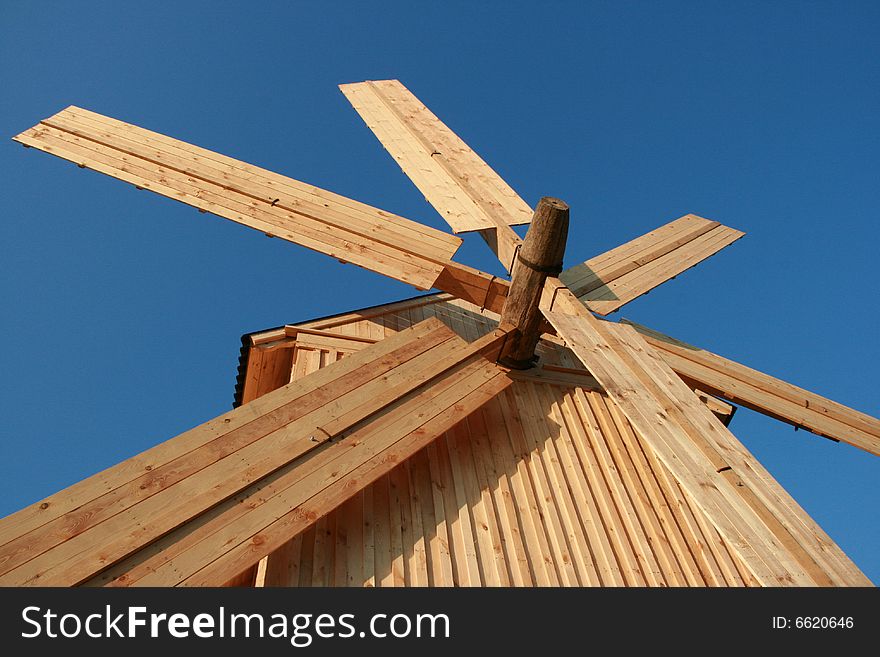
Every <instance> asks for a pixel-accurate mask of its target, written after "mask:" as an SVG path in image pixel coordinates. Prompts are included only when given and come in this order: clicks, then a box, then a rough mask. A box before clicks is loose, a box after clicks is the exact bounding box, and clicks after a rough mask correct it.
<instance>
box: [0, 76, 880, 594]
mask: <svg viewBox="0 0 880 657" xmlns="http://www.w3.org/2000/svg"><path fill="white" fill-rule="evenodd" d="M341 89H342V91H343V93H344V94H345V96H346V97H347V98H348V99H349V101H350V102H351V104H352V105H353V106H354V107H355V109H356V110H357V111H358V112H359V113H360V115H361V116H362V117H363V119H364V120H365V121H366V123H367V125H368V126H369V127H370V128H371V129H372V130H373V132H374V133H375V134H376V136H377V137H378V138H379V140H380V141H381V142H382V144H383V145H384V146H385V147H386V149H387V150H388V151H389V152H390V153H391V155H392V156H393V157H394V158H395V159H396V161H397V162H398V163H399V165H400V166H401V168H402V169H403V171H404V172H405V173H406V174H407V175H408V176H409V177H410V178H411V179H412V181H413V182H414V183H415V184H416V186H417V187H418V188H419V189H420V190H421V191H422V193H423V194H424V195H425V197H426V198H427V200H428V201H429V202H430V203H431V204H432V205H433V206H434V207H435V208H436V209H437V210H438V211H439V212H440V214H441V215H442V216H443V218H444V219H445V220H446V221H447V222H448V223H449V225H450V226H451V228H452V230H453V231H454V232H455V233H461V232H468V231H476V232H478V233H479V234H480V235H481V236H482V237H483V238H484V239H485V241H486V242H487V244H488V245H489V246H490V247H491V248H492V250H493V251H494V252H495V253H496V255H497V256H498V258H499V260H500V261H501V263H502V264H503V266H504V267H505V268H506V270H507V271H508V273H509V274H511V280H510V281H508V280H504V279H501V278H498V277H495V276H491V275H489V274H486V273H483V272H480V271H477V270H475V269H472V268H470V267H467V266H465V265H462V264H460V263H457V262H455V261H453V260H452V256H453V254H454V252H455V251H456V249H457V247H458V246H459V244H460V242H461V240H460V239H459V238H458V237H455V236H453V235H450V234H447V233H444V232H441V231H438V230H435V229H432V228H429V227H426V226H423V225H420V224H418V223H414V222H412V221H409V220H407V219H404V218H402V217H399V216H395V215H393V214H390V213H388V212H384V211H382V210H379V209H376V208H373V207H370V206H368V205H365V204H363V203H359V202H357V201H354V200H351V199H348V198H345V197H342V196H339V195H336V194H333V193H330V192H328V191H325V190H322V189H319V188H316V187H313V186H311V185H307V184H305V183H302V182H298V181H296V180H293V179H290V178H287V177H285V176H281V175H278V174H275V173H272V172H270V171H266V170H264V169H260V168H258V167H255V166H252V165H249V164H246V163H244V162H240V161H237V160H233V159H231V158H228V157H224V156H222V155H218V154H217V153H213V152H210V151H207V150H204V149H201V148H198V147H195V146H192V145H190V144H187V143H184V142H181V141H178V140H176V139H172V138H169V137H166V136H163V135H160V134H156V133H154V132H150V131H148V130H144V129H142V128H139V127H136V126H133V125H129V124H126V123H122V122H120V121H117V120H114V119H111V118H108V117H105V116H102V115H99V114H95V113H93V112H90V111H86V110H83V109H80V108H77V107H68V108H67V109H65V110H63V111H61V112H59V113H58V114H56V115H54V116H52V117H50V118H48V119H46V120H44V121H41V122H40V123H39V124H38V125H36V126H35V127H33V128H31V129H29V130H26V131H25V132H23V133H22V134H20V135H18V136H17V137H15V139H16V140H17V141H19V142H21V143H22V144H24V145H25V146H29V147H35V148H38V149H40V150H43V151H46V152H48V153H51V154H53V155H57V156H59V157H61V158H64V159H67V160H70V161H72V162H74V163H76V164H77V165H78V166H80V167H87V168H90V169H93V170H95V171H100V172H102V173H105V174H107V175H110V176H113V177H115V178H118V179H120V180H123V181H126V182H129V183H131V184H133V185H135V186H137V187H138V188H142V189H149V190H151V191H154V192H157V193H159V194H162V195H164V196H167V197H169V198H172V199H175V200H178V201H182V202H184V203H187V204H189V205H192V206H194V207H196V208H198V209H199V210H200V211H202V212H210V213H213V214H216V215H219V216H221V217H224V218H227V219H231V220H233V221H235V222H238V223H241V224H244V225H246V226H250V227H252V228H255V229H257V230H260V231H263V232H265V233H267V234H269V235H271V236H273V237H278V238H281V239H285V240H288V241H291V242H294V243H295V244H299V245H302V246H305V247H308V248H310V249H314V250H316V251H320V252H321V253H325V254H327V255H330V256H332V257H334V258H337V259H339V260H342V261H344V262H349V263H353V264H356V265H359V266H361V267H364V268H366V269H370V270H372V271H375V272H378V273H381V274H385V275H387V276H390V277H392V278H395V279H397V280H400V281H404V282H406V283H409V284H412V285H413V286H415V287H417V288H419V289H421V290H431V289H436V290H439V291H440V292H438V293H432V294H428V295H427V296H420V297H416V298H413V299H409V300H404V301H399V302H395V303H390V304H387V305H384V306H380V307H375V308H370V309H365V310H358V311H355V312H348V313H345V314H341V315H338V316H334V317H330V318H324V319H320V320H315V321H311V322H306V323H301V324H297V325H289V326H285V327H282V328H278V329H272V330H268V331H262V332H259V333H254V334H250V335H248V336H245V338H244V345H243V348H242V357H241V361H240V372H239V380H238V385H237V388H236V408H234V410H232V411H230V412H229V413H226V414H225V415H222V416H220V417H218V418H215V419H213V420H210V421H208V422H206V423H205V424H202V425H201V426H198V427H196V428H194V429H192V430H190V431H187V432H185V433H183V434H181V435H179V436H176V437H175V438H172V439H170V440H168V441H166V442H164V443H161V444H159V445H157V446H156V447H154V448H152V449H150V450H147V451H146V452H144V453H142V454H139V455H137V456H134V457H132V458H130V459H128V460H126V461H124V462H122V463H120V464H118V465H116V466H114V467H112V468H109V469H108V470H105V471H103V472H100V473H98V474H96V475H94V476H92V477H90V478H88V479H86V480H84V481H82V482H80V483H77V484H75V485H73V486H71V487H70V488H67V489H65V490H63V491H61V492H59V493H57V494H55V495H52V496H51V497H48V498H46V499H45V500H43V501H42V502H39V503H37V504H34V505H32V506H29V507H27V508H25V509H23V510H21V511H19V512H17V513H15V514H13V515H11V516H9V517H7V518H5V519H3V520H2V521H0V585H5V586H10V585H11V586H20V585H62V586H68V585H88V586H93V585H109V586H126V585H159V586H165V585H223V584H255V583H256V584H258V585H263V584H264V585H273V584H274V585H312V584H324V585H334V584H335V585H357V586H360V585H374V586H392V585H434V586H442V585H461V586H464V585H519V586H522V585H657V586H675V585H689V586H698V585H722V586H723V585H747V586H752V585H770V586H773V585H829V586H842V585H866V584H870V582H869V581H868V580H867V578H866V577H865V576H864V575H863V574H862V573H861V572H860V571H859V569H858V568H857V567H856V566H855V565H854V564H853V563H852V562H851V561H850V559H849V558H848V557H847V556H846V555H845V554H844V553H843V551H842V550H841V549H840V548H839V547H838V546H837V545H836V544H835V543H834V541H832V540H831V538H829V537H828V535H827V534H825V533H824V532H823V531H822V529H821V528H820V527H819V526H818V525H817V524H816V523H815V522H814V521H813V520H812V519H811V518H810V517H809V516H808V515H807V514H806V513H805V512H804V511H803V509H801V508H800V507H799V506H798V504H797V503H796V502H795V501H794V500H793V499H792V498H791V497H790V496H789V495H788V493H787V492H786V491H785V490H783V488H782V487H781V486H780V485H779V484H778V483H777V482H776V481H775V480H774V479H773V477H771V476H770V474H769V473H768V472H767V471H766V470H765V469H764V468H763V467H762V466H761V464H760V463H759V462H758V461H757V460H756V459H755V458H754V456H752V455H751V454H750V453H749V452H748V451H747V450H746V449H745V448H744V447H743V445H742V444H741V443H740V442H739V441H738V440H737V439H736V438H735V437H734V436H733V434H731V433H730V431H729V430H728V429H727V423H728V422H729V420H730V417H731V415H732V414H733V410H734V409H733V407H732V406H731V405H729V404H727V403H726V402H725V401H722V400H721V399H719V398H723V399H725V400H728V401H731V402H734V403H736V404H741V405H744V406H746V407H748V408H752V409H754V410H757V411H759V412H762V413H765V414H767V415H770V416H772V417H775V418H777V419H780V420H782V421H785V422H788V423H791V424H793V425H795V426H796V427H800V428H804V429H808V430H809V431H811V432H813V433H816V434H819V435H822V436H826V437H828V438H831V439H834V440H837V441H843V442H847V443H850V444H851V445H854V446H856V447H859V448H861V449H864V450H867V451H869V452H872V453H874V454H880V422H878V420H876V419H874V418H871V417H868V416H866V415H864V414H861V413H859V412H856V411H854V410H852V409H849V408H847V407H845V406H842V405H840V404H837V403H835V402H832V401H830V400H828V399H824V398H822V397H819V396H818V395H815V394H813V393H810V392H807V391H806V390H802V389H800V388H798V387H796V386H793V385H790V384H788V383H785V382H782V381H780V380H778V379H775V378H773V377H771V376H768V375H766V374H762V373H761V372H758V371H755V370H752V369H750V368H748V367H745V366H743V365H740V364H738V363H735V362H733V361H730V360H728V359H725V358H723V357H721V356H718V355H716V354H712V353H709V352H707V351H705V350H702V349H699V348H697V347H693V346H690V345H686V344H683V343H681V342H679V341H676V340H674V339H672V338H669V337H667V336H663V335H661V334H658V333H656V332H654V331H652V330H650V329H647V328H645V327H641V326H635V325H631V324H626V323H612V322H608V321H605V320H602V319H600V318H598V317H596V316H595V315H594V313H597V314H599V315H606V314H608V313H610V312H612V311H615V310H617V309H618V308H620V307H621V306H622V305H624V304H625V303H627V302H629V301H631V300H632V299H634V298H636V297H638V296H639V295H641V294H644V293H645V292H647V291H649V290H651V289H652V288H654V287H656V286H657V285H659V284H660V283H663V282H664V281H666V280H668V279H670V278H672V277H674V276H676V275H677V274H680V273H681V272H683V271H684V270H686V269H688V268H690V267H692V266H693V265H695V264H696V263H698V262H700V261H701V260H703V259H704V258H706V257H708V256H710V255H712V254H714V253H716V252H717V251H719V250H720V249H722V248H723V247H725V246H727V245H729V244H731V243H732V242H734V241H735V240H737V239H738V238H739V237H741V236H742V233H741V232H739V231H736V230H733V229H731V228H728V227H725V226H722V225H720V224H719V223H717V222H714V221H709V220H707V219H703V218H701V217H697V216H694V215H687V216H684V217H682V218H680V219H677V220H675V221H673V222H671V223H669V224H666V225H665V226H662V227H660V228H658V229H657V230H655V231H653V232H651V233H648V234H646V235H643V236H642V237H639V238H638V239H635V240H633V241H631V242H629V243H627V244H624V245H622V246H619V247H617V248H615V249H613V250H611V251H609V252H608V253H605V254H602V255H600V256H597V257H595V258H593V259H591V260H588V261H586V262H585V263H583V264H581V265H577V266H576V267H573V268H571V269H568V270H566V271H562V267H561V263H562V255H563V251H564V248H565V237H566V233H567V222H568V207H567V206H566V205H565V204H564V203H563V202H561V201H558V200H555V199H547V198H545V199H542V200H541V201H540V202H539V203H538V205H537V208H536V209H535V211H534V212H533V210H532V209H531V208H530V207H529V206H528V205H527V204H526V203H525V202H524V201H523V200H522V199H521V198H520V197H519V196H517V194H516V193H515V192H514V191H513V190H512V189H511V188H510V187H509V186H508V185H507V184H506V183H505V182H504V181H502V180H501V179H500V178H499V176H498V175H497V174H496V173H495V172H494V171H493V170H492V169H491V168H490V167H489V166H488V165H487V164H486V163H485V162H484V161H483V160H482V159H480V158H479V157H478V156H477V155H476V154H475V153H474V152H473V151H472V150H471V149H470V148H468V147H467V145H466V144H465V143H464V142H462V141H461V139H459V138H458V137H457V136H456V135H455V134H454V133H453V132H452V131H451V130H449V128H447V127H446V126H445V125H444V124H443V123H441V122H440V120H439V119H437V117H436V116H434V115H433V114H432V113H431V112H430V111H429V110H428V109H427V108H426V107H425V106H424V105H423V104H422V103H420V102H419V101H418V99H417V98H416V97H415V96H413V95H412V94H411V93H410V92H409V91H408V90H407V89H406V88H405V87H404V86H403V85H401V84H400V83H399V82H397V81H393V80H389V81H380V82H362V83H357V84H347V85H342V87H341ZM529 223H530V224H531V225H530V227H529V230H528V233H527V235H526V237H525V239H524V240H522V239H520V238H519V236H518V235H517V234H516V233H515V232H514V231H513V229H512V228H511V225H518V224H529Z"/></svg>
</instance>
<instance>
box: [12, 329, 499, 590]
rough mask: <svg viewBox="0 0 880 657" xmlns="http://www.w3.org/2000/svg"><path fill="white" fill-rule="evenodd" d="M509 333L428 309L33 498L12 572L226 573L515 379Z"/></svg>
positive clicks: (16, 525) (54, 581)
mask: <svg viewBox="0 0 880 657" xmlns="http://www.w3.org/2000/svg"><path fill="white" fill-rule="evenodd" d="M505 336H506V332H505V331H504V330H500V329H499V330H496V331H495V332H494V333H491V334H489V335H487V336H484V337H483V338H480V339H479V340H476V341H475V342H473V343H470V344H468V343H466V342H464V341H463V340H462V339H461V338H459V337H458V336H457V335H455V334H454V333H453V332H452V331H450V330H449V329H448V328H446V326H445V325H443V324H442V322H440V321H439V320H436V319H431V320H427V321H425V322H422V323H421V324H418V325H416V326H415V327H413V328H411V329H407V330H404V331H401V332H400V333H398V334H396V335H394V336H391V337H389V338H387V339H385V340H382V341H381V342H378V343H376V344H374V345H371V346H369V347H367V348H365V349H363V350H361V351H359V352H357V353H355V354H352V355H350V356H348V357H346V358H345V359H344V360H341V361H338V362H336V363H333V364H331V365H328V366H327V367H325V368H323V369H321V370H319V371H318V372H315V373H314V374H311V375H309V376H307V377H305V378H303V379H299V380H296V381H294V382H292V383H289V384H288V385H286V386H284V387H282V388H279V389H278V390H275V391H274V392H270V393H268V394H266V395H264V396H262V397H260V398H259V399H256V400H254V401H252V402H250V403H248V404H245V405H243V406H241V407H239V408H237V409H235V410H233V411H231V412H229V413H226V414H225V415H222V416H220V417H218V418H216V419H214V420H211V421H209V422H207V423H205V424H203V425H201V426H199V427H196V428H195V429H192V430H190V431H187V432H186V433H183V434H181V435H180V436H177V437H176V438H172V439H171V440H169V441H166V442H164V443H162V444H160V445H158V446H157V447H154V448H153V449H150V450H148V451H146V452H144V453H142V454H140V455H138V456H135V457H133V458H131V459H128V460H127V461H124V462H123V463H120V464H119V465H117V466H114V467H112V468H110V469H108V470H105V471H104V472H101V473H99V474H97V475H94V476H93V477H91V478H89V479H86V480H84V481H82V482H80V483H78V484H75V485H73V486H71V487H70V488H68V489H66V490H64V491H61V492H60V493H57V494H56V495H53V496H51V497H49V498H47V499H46V500H43V501H42V502H41V503H38V504H35V505H33V506H30V507H28V508H25V509H23V510H22V511H19V512H18V513H16V514H14V515H12V516H9V517H8V518H5V519H3V520H2V521H0V584H2V585H4V586H9V585H14V586H21V585H42V586H49V585H52V586H70V585H76V584H84V583H85V584H91V585H103V584H112V585H135V584H136V585H174V584H181V583H182V584H200V585H215V586H217V585H220V584H223V583H224V582H226V581H229V580H230V579H231V578H233V577H234V576H235V575H237V574H238V573H240V572H242V571H244V570H246V569H247V568H249V567H251V566H252V565H253V564H255V563H256V562H257V561H259V560H260V559H261V558H262V557H264V556H266V555H267V554H268V553H269V552H271V551H272V550H273V549H275V548H277V547H278V546H279V545H281V544H282V543H283V542H284V541H286V540H289V539H290V538H291V537H292V536H294V535H295V534H297V533H298V532H299V531H301V530H303V529H305V528H306V527H307V526H308V525H310V524H311V523H313V522H314V521H315V520H316V519H317V518H319V517H321V516H323V515H324V514H326V513H327V512H329V511H330V510H332V509H333V508H335V507H337V506H338V505H339V504H341V503H342V502H344V501H345V500H346V499H348V498H349V497H351V496H352V495H354V494H356V493H357V492H358V491H359V490H360V489H362V488H363V487H364V486H366V485H368V484H369V483H371V482H372V481H374V480H375V479H377V478H378V477H380V476H381V475H383V474H385V473H386V472H388V471H390V470H391V469H392V468H393V467H394V466H395V465H396V464H397V463H398V462H400V461H402V460H404V459H406V458H408V457H409V456H410V455H412V454H413V453H415V452H416V451H417V450H419V449H420V448H421V447H423V446H424V445H425V444H427V443H428V442H430V441H431V440H432V439H433V438H434V437H436V436H439V435H442V433H443V432H444V431H446V430H447V429H449V428H450V427H452V426H453V425H454V424H455V423H456V422H458V421H460V420H461V419H463V418H464V417H466V416H467V415H468V414H469V413H471V412H472V411H473V410H474V409H476V408H478V407H480V406H481V405H482V404H483V403H485V402H486V401H488V400H489V399H491V398H492V397H494V396H495V395H496V394H498V392H500V391H501V390H503V389H504V388H506V387H507V386H508V385H510V383H511V380H510V379H509V378H508V377H507V376H506V374H505V372H504V370H502V369H501V368H499V367H498V366H496V365H495V364H494V360H495V358H496V357H497V353H498V352H499V349H500V346H501V344H502V343H503V341H504V338H505ZM484 354H485V356H484Z"/></svg>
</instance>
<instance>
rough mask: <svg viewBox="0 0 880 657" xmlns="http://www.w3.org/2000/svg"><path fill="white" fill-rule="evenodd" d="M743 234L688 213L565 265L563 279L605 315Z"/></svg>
mask: <svg viewBox="0 0 880 657" xmlns="http://www.w3.org/2000/svg"><path fill="white" fill-rule="evenodd" d="M744 234H745V233H743V232H741V231H738V230H734V229H733V228H728V227H727V226H722V225H721V224H719V223H718V222H717V221H709V220H708V219H703V218H702V217H698V216H696V215H693V214H689V215H685V216H684V217H681V218H680V219H676V220H675V221H672V222H670V223H668V224H666V225H665V226H661V227H660V228H658V229H656V230H654V231H651V232H650V233H647V234H645V235H642V236H641V237H638V238H636V239H634V240H632V241H630V242H627V243H626V244H622V245H621V246H618V247H617V248H615V249H612V250H611V251H608V252H606V253H603V254H602V255H600V256H596V257H595V258H592V259H590V260H587V261H586V262H585V263H582V264H580V265H575V266H574V267H571V268H569V269H566V270H565V271H564V272H562V274H560V275H559V279H560V280H561V281H562V282H563V283H565V284H566V285H567V286H568V288H569V289H570V290H571V291H572V292H573V293H574V295H575V296H576V297H578V298H579V299H580V300H581V301H582V302H583V303H584V304H585V305H586V306H587V307H588V308H589V309H590V310H592V311H593V312H596V313H599V314H600V315H607V314H609V313H612V312H614V311H615V310H618V309H619V308H620V307H621V306H623V305H624V304H626V303H629V302H630V301H632V300H633V299H635V298H637V297H639V296H641V295H643V294H645V293H647V292H649V291H651V290H652V289H654V288H655V287H657V286H658V285H660V284H662V283H664V282H666V281H668V280H670V279H672V278H675V277H676V276H677V275H678V274H680V273H682V272H683V271H685V270H687V269H689V268H691V267H693V266H694V265H696V264H698V263H699V262H701V261H702V260H705V259H706V258H708V257H709V256H711V255H714V254H715V253H717V252H718V251H720V250H721V249H723V248H724V247H726V246H729V245H730V244H733V242H735V241H736V240H738V239H739V238H740V237H742V236H743V235H744Z"/></svg>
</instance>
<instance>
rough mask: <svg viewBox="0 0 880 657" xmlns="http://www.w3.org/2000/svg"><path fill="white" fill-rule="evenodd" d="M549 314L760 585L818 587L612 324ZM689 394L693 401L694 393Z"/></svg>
mask: <svg viewBox="0 0 880 657" xmlns="http://www.w3.org/2000/svg"><path fill="white" fill-rule="evenodd" d="M560 305H562V304H560ZM566 307H569V308H573V309H576V308H577V307H578V304H577V303H576V302H573V300H569V303H568V304H566ZM545 315H546V316H547V318H548V320H550V321H551V323H553V325H554V327H555V328H556V329H557V331H559V333H560V335H562V336H563V337H564V338H565V339H566V341H567V342H568V343H569V345H570V346H571V347H572V349H574V351H575V353H576V354H577V355H578V357H579V358H580V359H581V360H582V361H583V362H584V364H585V365H586V366H587V368H588V369H590V371H591V372H592V373H593V375H594V376H596V378H597V379H598V380H599V381H600V383H602V384H603V385H604V386H605V388H606V391H607V392H608V394H609V395H610V396H611V397H612V398H613V399H614V400H615V402H617V404H618V406H619V407H620V409H621V410H622V411H623V412H624V414H625V415H626V416H627V418H628V419H629V421H630V422H631V423H632V424H633V426H634V427H635V428H636V429H637V430H638V431H639V433H640V434H641V435H642V437H643V438H645V439H646V440H649V441H650V443H651V447H652V449H654V450H655V451H656V453H657V455H658V457H659V458H660V460H661V461H663V463H664V464H665V465H666V466H667V467H668V468H669V469H670V471H671V472H672V473H673V475H674V476H675V477H676V478H677V479H678V480H679V481H680V482H681V483H682V485H683V486H684V487H685V488H686V489H687V490H688V492H689V493H690V494H691V495H692V496H693V497H694V499H695V500H696V501H697V503H698V504H699V505H700V507H701V509H702V510H703V512H704V513H706V515H707V517H709V518H710V520H711V521H712V522H713V524H715V525H716V527H717V528H718V530H719V532H720V533H721V534H722V535H723V536H724V537H725V538H726V539H727V540H728V542H729V543H730V544H731V545H732V546H734V548H735V549H736V550H737V552H738V553H739V555H740V557H741V558H742V559H743V561H744V562H745V563H746V564H747V565H748V567H749V568H750V570H752V572H753V573H754V574H755V576H756V578H758V580H759V581H761V582H762V583H763V584H766V585H779V584H794V583H804V584H813V583H815V582H814V580H813V579H812V578H811V577H809V576H808V575H807V574H806V573H805V572H804V571H803V570H802V568H801V567H800V565H799V564H798V563H797V562H796V560H795V558H794V557H793V556H792V555H791V554H790V553H789V552H788V550H786V548H785V547H784V546H783V545H782V544H781V543H780V542H779V541H778V540H777V538H776V537H775V536H774V534H773V533H772V532H771V531H769V530H768V529H767V527H766V525H764V523H763V521H762V520H761V518H759V517H758V516H757V515H756V514H755V512H754V510H753V509H752V508H751V507H749V506H748V505H747V504H746V503H745V502H744V501H743V500H742V498H741V496H740V494H739V492H738V491H736V490H735V488H736V487H735V486H733V485H732V484H731V483H730V481H729V480H728V478H727V477H725V476H723V475H722V474H721V473H719V472H717V470H716V468H715V467H714V464H713V462H712V461H710V460H709V458H708V457H707V456H705V455H704V454H703V453H702V452H701V451H700V450H699V449H698V448H697V447H696V446H695V445H694V444H693V439H694V436H693V435H689V434H688V433H687V431H686V430H685V428H683V427H681V426H679V425H678V424H676V423H675V422H674V421H672V419H671V418H670V416H669V415H668V409H670V408H675V407H678V406H679V404H680V401H679V400H677V399H676V398H675V397H674V396H670V397H669V398H666V399H662V400H661V399H659V398H658V397H657V396H656V394H657V393H656V390H652V389H648V388H646V386H645V383H644V382H643V381H642V380H641V379H640V378H639V373H640V372H639V370H638V369H635V370H634V369H633V368H632V366H631V364H630V363H629V362H628V360H629V358H628V355H627V354H624V353H623V346H622V344H621V343H620V339H621V338H619V337H618V335H617V333H616V332H612V331H610V330H608V327H609V326H611V325H607V326H606V325H602V323H600V322H599V321H598V320H596V319H595V318H593V317H592V315H590V314H589V313H588V312H585V311H584V312H581V313H580V314H579V315H577V316H572V315H566V314H563V313H562V312H558V311H557V312H554V311H552V310H549V309H545ZM630 330H631V329H630ZM631 332H632V333H634V331H632V330H631ZM627 337H629V336H627ZM647 348H648V349H649V348H650V347H647ZM687 394H689V395H691V396H693V393H691V392H690V390H688V391H687ZM707 414H708V413H707ZM708 415H709V416H710V417H713V416H711V414H708ZM713 420H714V417H713ZM719 426H721V425H719ZM722 429H723V426H722Z"/></svg>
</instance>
